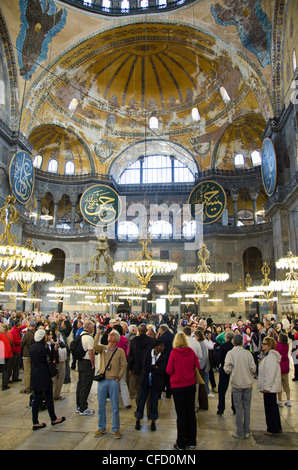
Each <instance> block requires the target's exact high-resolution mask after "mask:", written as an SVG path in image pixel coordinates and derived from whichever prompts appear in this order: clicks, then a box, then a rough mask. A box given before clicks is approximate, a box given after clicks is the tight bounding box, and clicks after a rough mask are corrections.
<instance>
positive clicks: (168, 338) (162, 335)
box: [158, 324, 175, 398]
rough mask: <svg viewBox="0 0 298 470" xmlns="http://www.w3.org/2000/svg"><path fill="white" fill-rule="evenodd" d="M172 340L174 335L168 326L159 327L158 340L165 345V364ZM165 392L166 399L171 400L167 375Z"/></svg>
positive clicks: (167, 376)
mask: <svg viewBox="0 0 298 470" xmlns="http://www.w3.org/2000/svg"><path fill="white" fill-rule="evenodd" d="M174 338H175V335H174V333H172V332H171V330H170V329H169V327H168V325H165V324H162V325H160V327H159V336H158V339H159V340H160V341H161V342H162V343H163V344H164V345H165V349H164V355H165V356H166V358H167V362H168V360H169V357H170V354H171V351H172V348H173V341H174ZM165 391H166V397H167V398H171V394H172V393H171V386H170V376H169V375H168V374H166V377H165Z"/></svg>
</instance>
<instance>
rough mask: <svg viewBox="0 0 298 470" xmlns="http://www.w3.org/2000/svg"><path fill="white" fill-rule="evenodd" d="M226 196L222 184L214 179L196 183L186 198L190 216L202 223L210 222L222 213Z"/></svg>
mask: <svg viewBox="0 0 298 470" xmlns="http://www.w3.org/2000/svg"><path fill="white" fill-rule="evenodd" d="M226 203H227V197H226V193H225V191H224V189H223V188H222V186H221V185H220V184H218V183H216V182H215V181H203V182H202V183H199V184H197V185H196V186H195V187H194V189H193V190H192V192H191V193H190V196H189V198H188V204H189V209H190V213H191V215H192V217H193V218H194V219H195V220H196V221H197V222H198V223H200V222H201V223H203V224H204V225H208V224H212V223H213V222H215V221H216V220H217V219H219V217H220V216H221V215H222V214H223V211H224V210H225V208H226Z"/></svg>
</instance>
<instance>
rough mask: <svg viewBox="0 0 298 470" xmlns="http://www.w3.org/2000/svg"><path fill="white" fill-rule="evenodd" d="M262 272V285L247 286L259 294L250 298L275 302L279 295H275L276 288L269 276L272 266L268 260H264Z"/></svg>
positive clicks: (251, 299)
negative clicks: (270, 266)
mask: <svg viewBox="0 0 298 470" xmlns="http://www.w3.org/2000/svg"><path fill="white" fill-rule="evenodd" d="M261 272H262V274H263V280H262V283H261V284H260V285H255V286H249V287H248V288H247V291H248V292H253V293H254V295H257V296H258V297H255V296H254V297H252V298H250V299H249V300H250V301H252V302H259V303H264V302H275V301H276V300H277V297H275V296H274V295H273V294H274V291H275V289H274V288H273V287H272V285H271V279H270V278H269V275H270V268H269V265H268V263H267V261H264V263H263V266H262V269H261ZM245 300H247V299H245Z"/></svg>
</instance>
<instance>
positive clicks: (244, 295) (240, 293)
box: [229, 273, 259, 303]
mask: <svg viewBox="0 0 298 470" xmlns="http://www.w3.org/2000/svg"><path fill="white" fill-rule="evenodd" d="M245 283H246V285H247V287H246V289H244V285H243V281H242V279H240V280H239V282H238V290H237V291H236V292H234V293H233V294H229V297H231V298H236V299H238V300H240V302H241V303H243V302H245V301H246V300H247V301H249V302H250V303H252V299H253V297H254V296H255V295H259V292H258V291H256V290H255V291H248V290H247V289H248V287H250V284H251V283H252V278H251V276H250V274H249V273H247V274H246V276H245Z"/></svg>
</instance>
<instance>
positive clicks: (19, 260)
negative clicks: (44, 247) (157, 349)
mask: <svg viewBox="0 0 298 470" xmlns="http://www.w3.org/2000/svg"><path fill="white" fill-rule="evenodd" d="M15 201H16V198H15V197H14V196H7V197H6V199H5V204H4V206H3V207H2V208H1V209H0V221H1V222H2V224H3V226H4V231H3V233H2V234H1V235H0V291H4V285H5V282H6V281H7V280H12V281H13V280H17V281H19V279H21V278H22V279H23V277H22V276H23V275H24V274H23V273H24V272H25V270H26V269H27V270H29V269H30V270H31V272H32V271H33V268H34V267H36V266H42V265H43V264H45V263H49V262H50V261H51V259H52V256H53V255H52V254H51V253H43V252H41V251H38V250H35V248H34V247H33V245H32V243H30V242H31V240H30V241H28V243H27V244H26V246H19V245H17V237H16V236H15V235H13V234H12V233H11V226H12V224H16V223H17V222H18V219H19V217H20V213H19V211H18V210H17V209H16V207H15ZM18 268H21V270H20V271H18V273H21V272H22V274H17V272H16V270H17V269H18ZM14 273H15V274H14ZM28 276H29V274H28V275H27V276H26V277H27V278H28ZM33 277H34V276H33ZM36 277H37V276H36ZM36 280H37V279H36ZM34 282H35V281H34Z"/></svg>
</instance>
